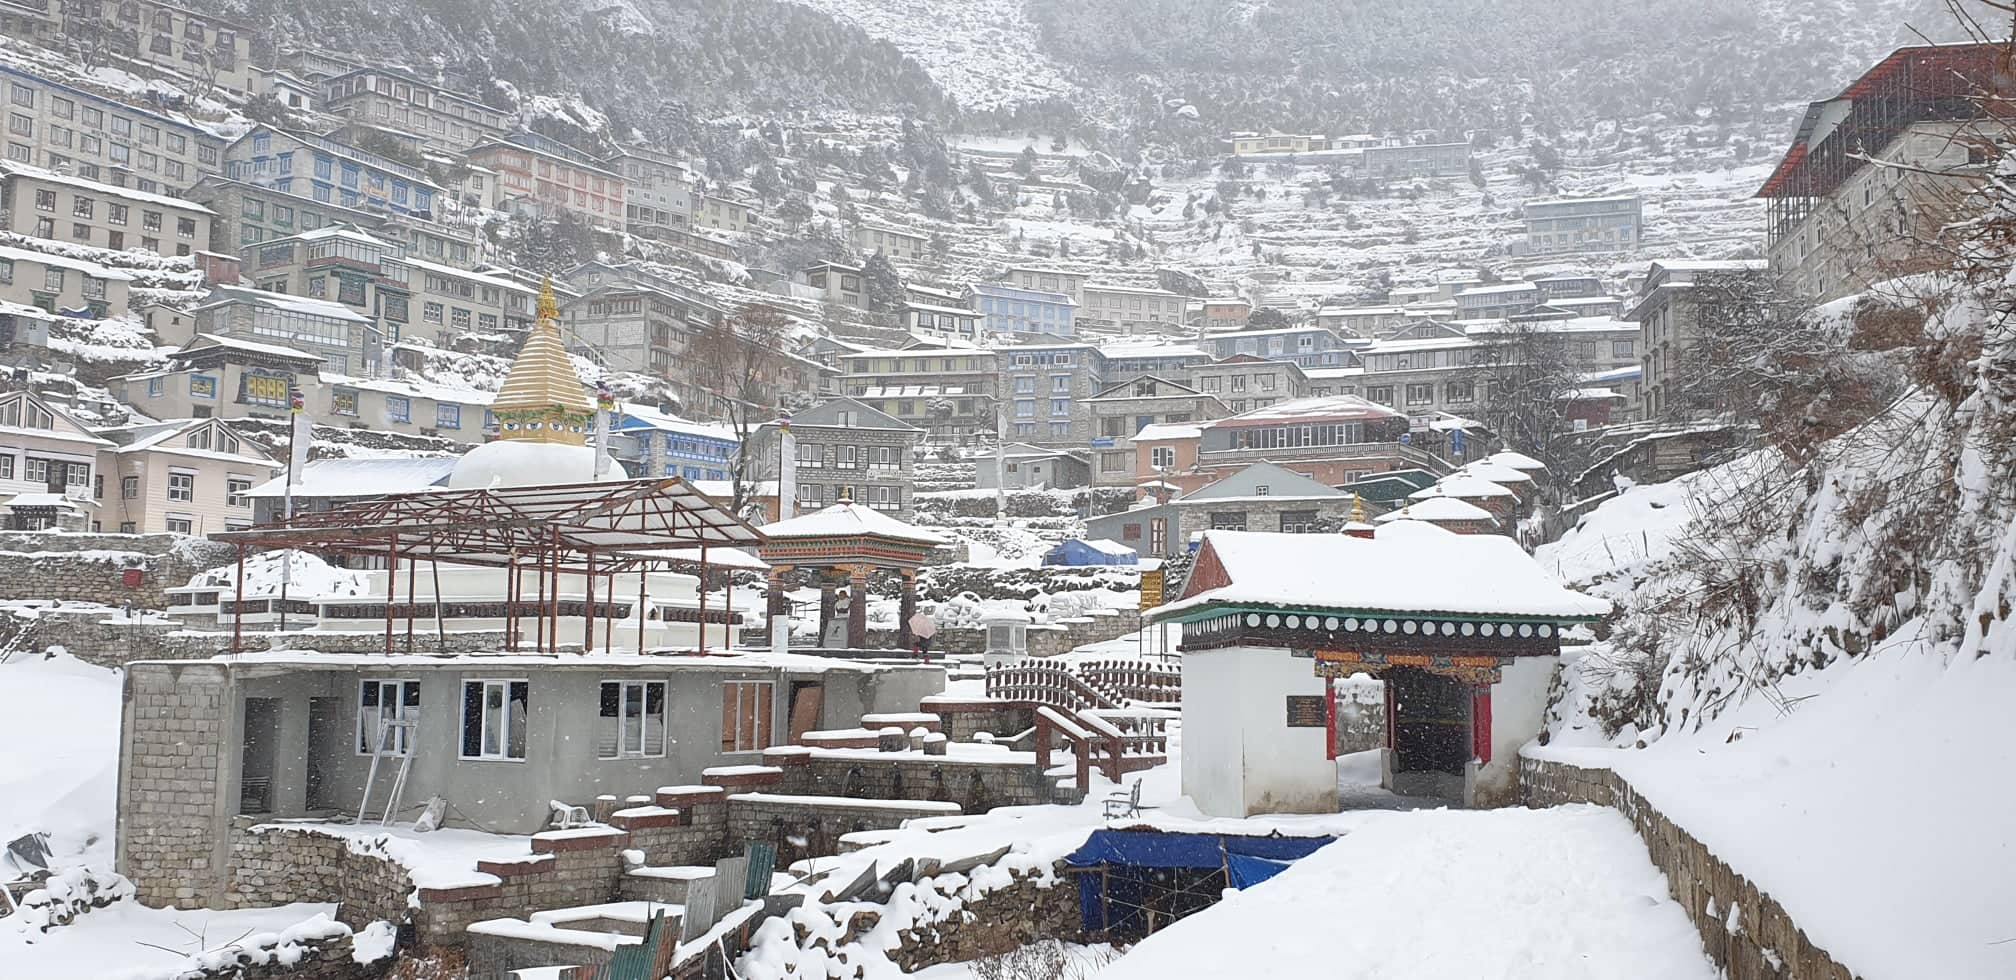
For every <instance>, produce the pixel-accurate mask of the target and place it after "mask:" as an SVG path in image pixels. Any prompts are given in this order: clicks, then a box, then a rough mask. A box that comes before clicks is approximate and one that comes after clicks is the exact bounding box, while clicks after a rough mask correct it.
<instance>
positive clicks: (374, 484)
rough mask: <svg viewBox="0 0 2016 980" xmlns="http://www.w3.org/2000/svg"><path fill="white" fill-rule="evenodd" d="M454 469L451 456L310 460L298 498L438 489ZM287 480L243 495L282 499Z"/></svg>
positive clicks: (297, 490) (274, 481)
mask: <svg viewBox="0 0 2016 980" xmlns="http://www.w3.org/2000/svg"><path fill="white" fill-rule="evenodd" d="M454 469H455V457H453V456H412V457H404V458H402V457H397V456H380V457H361V458H353V459H311V460H309V461H308V463H307V464H306V465H305V466H302V467H301V471H300V472H299V473H297V474H296V476H297V477H298V478H299V480H300V482H299V483H298V484H297V485H296V486H295V487H294V495H295V496H297V497H376V496H379V495H381V494H387V493H406V492H408V491H413V490H425V489H427V488H428V487H432V486H438V485H440V484H441V483H442V482H443V481H445V480H447V479H448V474H449V472H450V471H452V470H454ZM286 493H287V478H286V477H284V476H282V477H279V478H276V479H272V480H268V481H266V482H265V483H262V484H260V485H258V486H256V487H253V488H252V489H250V490H247V491H246V492H245V496H248V497H283V496H286Z"/></svg>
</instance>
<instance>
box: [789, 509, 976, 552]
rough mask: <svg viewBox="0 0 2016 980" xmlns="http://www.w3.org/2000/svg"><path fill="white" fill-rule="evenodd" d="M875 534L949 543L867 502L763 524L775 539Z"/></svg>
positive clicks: (940, 536)
mask: <svg viewBox="0 0 2016 980" xmlns="http://www.w3.org/2000/svg"><path fill="white" fill-rule="evenodd" d="M857 535H872V536H876V537H884V538H895V539H896V540H898V541H913V542H916V543H919V544H930V545H941V544H946V543H947V542H946V539H945V536H944V535H941V534H939V533H937V532H935V531H927V530H925V529H923V528H921V527H917V526H915V525H912V524H905V523H903V522H902V521H899V520H897V519H895V518H893V517H890V516H889V515H887V514H884V513H882V512H881V511H878V510H876V509H874V508H872V507H869V506H867V505H866V504H857V503H838V504H834V505H832V506H830V507H827V508H825V509H823V510H816V511H813V512H812V513H810V514H805V515H803V516H800V517H794V518H791V519H790V520H788V521H778V522H777V523H775V524H766V525H764V526H763V536H764V537H766V538H769V539H771V540H778V539H791V538H834V537H852V536H857Z"/></svg>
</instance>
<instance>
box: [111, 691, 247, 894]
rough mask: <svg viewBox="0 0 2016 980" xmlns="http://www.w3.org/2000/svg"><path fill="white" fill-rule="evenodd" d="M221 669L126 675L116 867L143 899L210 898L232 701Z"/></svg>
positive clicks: (222, 856)
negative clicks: (217, 816)
mask: <svg viewBox="0 0 2016 980" xmlns="http://www.w3.org/2000/svg"><path fill="white" fill-rule="evenodd" d="M226 684H227V677H226V675H225V669H224V667H222V666H221V665H218V664H203V663H194V664H177V665H173V666H167V667H163V668H162V669H159V670H147V671H135V672H132V673H129V674H128V675H127V678H126V707H125V711H126V718H125V730H126V733H127V740H126V745H125V747H124V748H123V750H122V752H121V757H120V779H119V824H118V835H119V840H118V855H119V857H118V862H119V872H120V873H121V874H124V875H125V876H127V877H128V878H131V879H133V884H134V888H135V892H136V895H137V897H138V898H139V899H140V901H141V902H143V903H145V904H147V905H153V906H164V905H175V904H181V905H188V904H191V903H192V902H195V901H196V900H197V899H198V896H205V895H208V893H209V891H210V889H209V887H208V885H209V882H210V881H211V880H213V877H214V872H216V871H217V870H221V869H220V868H219V864H220V863H221V862H223V861H225V860H226V854H227V848H228V841H226V840H225V839H224V837H223V835H222V834H221V833H220V830H221V828H218V827H216V826H214V825H213V818H214V815H215V814H217V813H219V812H221V811H222V810H223V809H225V808H224V807H222V806H220V804H219V794H220V793H223V792H225V791H227V790H228V789H229V788H230V787H227V786H225V785H223V782H222V780H221V779H220V775H221V770H222V767H223V764H224V760H223V759H222V758H221V757H220V755H219V753H220V752H221V751H222V749H223V746H226V745H230V744H234V743H235V739H233V738H231V737H230V736H231V733H230V731H229V729H230V728H231V726H232V723H233V721H234V719H232V718H231V717H230V715H231V713H232V710H233V707H234V706H233V705H231V704H230V699H229V698H228V697H227V696H226V695H227V693H228V692H227V689H226Z"/></svg>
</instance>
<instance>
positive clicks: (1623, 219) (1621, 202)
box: [1526, 195, 1645, 255]
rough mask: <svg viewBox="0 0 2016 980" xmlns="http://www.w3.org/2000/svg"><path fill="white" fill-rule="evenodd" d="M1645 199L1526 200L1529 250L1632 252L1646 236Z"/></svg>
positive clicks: (1535, 253) (1527, 249) (1527, 244)
mask: <svg viewBox="0 0 2016 980" xmlns="http://www.w3.org/2000/svg"><path fill="white" fill-rule="evenodd" d="M1644 224H1645V202H1644V200H1643V199H1641V198H1639V197H1637V196H1636V195H1630V196H1624V197H1582V198H1563V199H1561V200H1555V201H1528V202H1526V251H1527V252H1528V253H1530V254H1534V255H1546V254H1549V253H1553V252H1629V251H1632V250H1634V249H1636V248H1637V247H1638V242H1639V239H1641V238H1642V237H1644Z"/></svg>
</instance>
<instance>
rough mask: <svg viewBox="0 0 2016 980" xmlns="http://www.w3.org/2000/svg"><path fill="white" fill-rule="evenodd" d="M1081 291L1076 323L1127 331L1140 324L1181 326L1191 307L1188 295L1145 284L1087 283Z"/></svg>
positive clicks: (1130, 331)
mask: <svg viewBox="0 0 2016 980" xmlns="http://www.w3.org/2000/svg"><path fill="white" fill-rule="evenodd" d="M1080 294H1081V295H1082V296H1083V297H1084V298H1083V300H1082V303H1083V305H1082V306H1081V307H1080V308H1079V311H1078V320H1079V322H1081V323H1083V324H1086V325H1088V326H1091V325H1097V326H1101V327H1105V328H1108V329H1110V330H1115V331H1118V332H1120V333H1126V334H1131V333H1134V332H1135V331H1136V330H1138V329H1141V328H1143V327H1146V328H1149V329H1154V328H1157V327H1162V326H1171V327H1173V326H1180V325H1181V324H1182V323H1183V322H1184V318H1185V315H1186V314H1187V313H1188V311H1189V307H1190V298H1189V297H1187V296H1182V295H1179V294H1177V293H1172V292H1169V291H1168V290H1166V289H1152V288H1149V287H1146V286H1121V285H1115V284H1110V283H1094V282H1088V283H1085V284H1083V285H1082V286H1081V287H1080Z"/></svg>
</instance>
